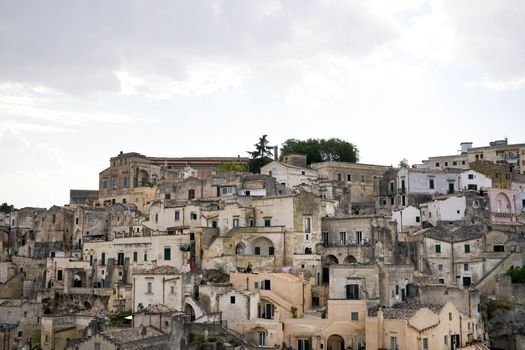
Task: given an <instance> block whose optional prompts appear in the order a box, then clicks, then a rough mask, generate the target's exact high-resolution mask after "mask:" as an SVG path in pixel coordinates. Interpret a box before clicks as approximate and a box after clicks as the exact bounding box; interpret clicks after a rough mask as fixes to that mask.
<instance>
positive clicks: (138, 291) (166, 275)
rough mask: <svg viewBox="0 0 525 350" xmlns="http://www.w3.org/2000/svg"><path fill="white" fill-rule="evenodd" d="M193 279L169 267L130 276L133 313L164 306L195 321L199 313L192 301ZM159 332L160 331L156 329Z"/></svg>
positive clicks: (159, 267) (200, 312) (155, 268)
mask: <svg viewBox="0 0 525 350" xmlns="http://www.w3.org/2000/svg"><path fill="white" fill-rule="evenodd" d="M194 283H195V282H194V276H193V275H191V274H188V273H181V272H180V270H178V269H176V268H175V267H173V266H170V265H159V266H156V267H153V268H151V269H148V270H144V271H141V272H135V273H134V274H133V281H132V284H133V311H134V312H140V311H141V310H143V309H147V308H148V307H149V306H151V305H157V304H159V305H165V306H167V307H169V308H173V309H175V310H177V311H179V312H187V313H188V314H189V315H192V317H193V319H195V317H200V316H202V310H201V308H200V307H199V306H198V305H197V302H196V301H195V300H194V299H193V297H194ZM158 328H159V329H162V328H160V327H158Z"/></svg>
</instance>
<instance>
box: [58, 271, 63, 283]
mask: <svg viewBox="0 0 525 350" xmlns="http://www.w3.org/2000/svg"><path fill="white" fill-rule="evenodd" d="M57 280H59V281H62V270H58V271H57Z"/></svg>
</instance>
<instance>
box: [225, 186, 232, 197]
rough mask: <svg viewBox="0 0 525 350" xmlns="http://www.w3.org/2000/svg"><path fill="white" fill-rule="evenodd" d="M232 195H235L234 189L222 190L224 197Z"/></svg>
mask: <svg viewBox="0 0 525 350" xmlns="http://www.w3.org/2000/svg"><path fill="white" fill-rule="evenodd" d="M232 194H233V187H223V188H222V195H223V196H231V195H232Z"/></svg>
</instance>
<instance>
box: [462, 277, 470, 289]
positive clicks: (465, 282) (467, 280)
mask: <svg viewBox="0 0 525 350" xmlns="http://www.w3.org/2000/svg"><path fill="white" fill-rule="evenodd" d="M471 284H472V279H471V278H470V277H463V287H468V286H470V285H471Z"/></svg>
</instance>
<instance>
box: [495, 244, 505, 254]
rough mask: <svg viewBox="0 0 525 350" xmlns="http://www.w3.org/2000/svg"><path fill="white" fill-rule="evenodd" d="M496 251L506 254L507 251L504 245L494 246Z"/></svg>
mask: <svg viewBox="0 0 525 350" xmlns="http://www.w3.org/2000/svg"><path fill="white" fill-rule="evenodd" d="M494 251H495V252H504V251H505V246H504V245H502V244H496V245H494Z"/></svg>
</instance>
